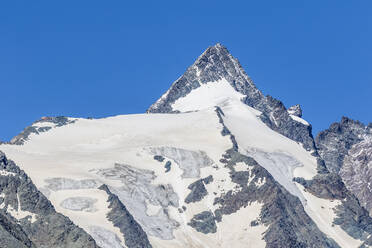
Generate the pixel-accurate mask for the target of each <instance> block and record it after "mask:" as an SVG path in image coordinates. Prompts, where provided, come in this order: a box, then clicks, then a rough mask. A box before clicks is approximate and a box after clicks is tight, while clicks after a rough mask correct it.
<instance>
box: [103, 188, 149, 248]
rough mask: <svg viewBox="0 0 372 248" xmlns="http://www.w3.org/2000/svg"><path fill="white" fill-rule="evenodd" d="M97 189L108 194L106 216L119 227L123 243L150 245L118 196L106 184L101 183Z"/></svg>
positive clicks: (142, 247)
mask: <svg viewBox="0 0 372 248" xmlns="http://www.w3.org/2000/svg"><path fill="white" fill-rule="evenodd" d="M99 189H101V190H103V191H105V192H106V193H107V194H108V195H109V199H108V202H109V208H110V212H109V213H108V214H107V218H108V219H109V220H110V221H111V222H112V223H114V226H116V227H118V228H119V229H120V232H121V233H122V234H123V235H124V239H125V245H126V246H127V247H128V248H150V247H152V246H151V244H150V242H149V240H148V238H147V235H146V233H145V232H144V231H143V229H142V227H141V226H140V225H139V224H138V223H137V222H136V220H135V219H134V218H133V216H132V215H131V214H130V213H129V211H128V210H127V208H126V207H125V206H124V204H123V203H122V202H121V201H120V200H119V198H118V197H117V196H116V195H114V194H113V193H111V191H110V190H109V188H108V187H107V185H102V186H101V187H99Z"/></svg>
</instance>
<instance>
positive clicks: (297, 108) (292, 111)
mask: <svg viewBox="0 0 372 248" xmlns="http://www.w3.org/2000/svg"><path fill="white" fill-rule="evenodd" d="M287 111H288V113H289V114H290V115H294V116H297V117H302V109H301V106H300V104H297V105H294V106H292V107H290V108H288V110H287Z"/></svg>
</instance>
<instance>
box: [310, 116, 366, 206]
mask: <svg viewBox="0 0 372 248" xmlns="http://www.w3.org/2000/svg"><path fill="white" fill-rule="evenodd" d="M316 145H317V147H318V150H319V154H320V156H321V157H322V158H323V159H324V162H325V165H326V166H327V168H328V170H329V171H331V172H333V173H336V174H339V175H340V177H341V178H342V181H343V182H344V183H345V185H346V187H347V188H348V189H349V190H350V191H351V192H352V193H353V194H354V195H355V196H356V197H357V198H358V200H359V201H360V203H361V204H362V206H363V207H365V208H366V209H367V210H368V211H369V212H370V213H372V189H371V183H370V182H371V180H372V129H371V126H370V125H369V126H365V125H363V124H362V123H360V122H358V121H354V120H351V119H349V118H346V117H343V118H342V119H341V122H340V123H333V124H332V125H331V126H330V128H329V129H327V130H325V131H323V132H321V133H319V135H318V136H317V138H316Z"/></svg>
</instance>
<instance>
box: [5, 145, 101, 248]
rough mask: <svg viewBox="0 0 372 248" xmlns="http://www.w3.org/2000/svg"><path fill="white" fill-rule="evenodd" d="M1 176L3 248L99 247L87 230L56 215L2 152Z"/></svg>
mask: <svg viewBox="0 0 372 248" xmlns="http://www.w3.org/2000/svg"><path fill="white" fill-rule="evenodd" d="M0 172H1V173H0V195H1V197H0V199H1V204H0V205H1V206H0V209H1V210H0V233H3V234H1V235H0V237H1V238H0V239H3V240H2V242H1V245H3V247H43V248H44V247H45V248H46V247H56V248H62V247H63V248H70V247H76V248H78V247H81V248H82V247H89V248H96V247H98V246H97V245H96V243H95V241H94V240H93V239H92V237H91V236H89V235H88V234H87V233H86V232H85V231H84V230H83V229H81V228H79V227H77V226H75V225H74V224H73V223H72V222H71V221H70V220H69V219H68V218H67V217H65V216H63V215H61V214H59V213H56V211H55V209H54V207H53V206H52V204H51V203H50V202H49V201H48V200H47V198H46V197H45V196H44V195H43V194H42V193H40V191H38V190H37V188H36V187H35V185H34V184H33V183H32V181H31V179H30V178H29V177H28V176H27V175H26V174H25V173H24V172H23V171H22V170H20V169H19V168H18V166H17V165H15V164H14V162H13V161H10V160H8V159H7V158H6V157H5V155H4V154H3V153H2V152H0ZM3 235H4V236H3ZM3 242H4V243H3ZM5 242H6V243H5Z"/></svg>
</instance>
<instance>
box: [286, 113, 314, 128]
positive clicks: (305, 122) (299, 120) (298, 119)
mask: <svg viewBox="0 0 372 248" xmlns="http://www.w3.org/2000/svg"><path fill="white" fill-rule="evenodd" d="M289 116H290V117H291V118H292V119H293V120H295V121H297V122H301V123H302V124H304V125H306V126H309V125H310V124H309V123H308V122H307V121H305V120H304V119H302V118H301V117H298V116H296V115H289Z"/></svg>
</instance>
